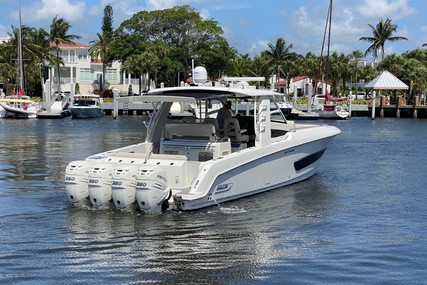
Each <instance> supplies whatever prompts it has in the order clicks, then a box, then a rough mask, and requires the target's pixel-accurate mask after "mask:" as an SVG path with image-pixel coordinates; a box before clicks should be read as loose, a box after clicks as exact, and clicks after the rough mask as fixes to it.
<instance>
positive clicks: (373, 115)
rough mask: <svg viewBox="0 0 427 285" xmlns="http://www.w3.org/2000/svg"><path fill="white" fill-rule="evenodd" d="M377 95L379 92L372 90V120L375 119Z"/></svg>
mask: <svg viewBox="0 0 427 285" xmlns="http://www.w3.org/2000/svg"><path fill="white" fill-rule="evenodd" d="M376 95H377V92H376V91H375V90H374V91H373V92H372V120H375V97H376Z"/></svg>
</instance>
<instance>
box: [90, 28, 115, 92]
mask: <svg viewBox="0 0 427 285" xmlns="http://www.w3.org/2000/svg"><path fill="white" fill-rule="evenodd" d="M96 35H97V36H98V39H96V40H92V41H90V42H89V44H90V45H91V47H90V48H89V54H90V56H91V58H92V60H98V59H99V60H101V62H102V85H101V91H104V90H105V81H106V78H105V74H106V73H107V64H108V63H107V62H106V58H107V52H108V44H109V43H110V37H109V35H108V33H104V32H102V33H97V34H96Z"/></svg>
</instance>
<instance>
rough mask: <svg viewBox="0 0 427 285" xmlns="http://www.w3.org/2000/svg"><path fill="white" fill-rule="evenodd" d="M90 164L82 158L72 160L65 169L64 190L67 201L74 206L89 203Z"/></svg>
mask: <svg viewBox="0 0 427 285" xmlns="http://www.w3.org/2000/svg"><path fill="white" fill-rule="evenodd" d="M90 167H91V164H90V163H89V162H87V161H84V160H76V161H72V162H70V163H69V164H68V165H67V169H66V170H65V190H66V191H67V198H68V202H69V203H70V204H71V205H72V206H75V207H79V206H84V205H87V206H88V205H90V203H89V189H88V184H87V182H88V173H89V169H90Z"/></svg>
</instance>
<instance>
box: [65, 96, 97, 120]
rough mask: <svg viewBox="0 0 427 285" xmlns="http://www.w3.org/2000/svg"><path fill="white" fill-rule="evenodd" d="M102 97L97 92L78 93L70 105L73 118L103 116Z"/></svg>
mask: <svg viewBox="0 0 427 285" xmlns="http://www.w3.org/2000/svg"><path fill="white" fill-rule="evenodd" d="M101 101H102V100H101V97H100V96H99V95H95V94H76V95H75V96H74V101H73V105H72V106H71V107H70V112H71V116H72V117H73V118H80V119H82V118H99V117H102V114H103V112H102V107H101Z"/></svg>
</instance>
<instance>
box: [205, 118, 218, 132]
mask: <svg viewBox="0 0 427 285" xmlns="http://www.w3.org/2000/svg"><path fill="white" fill-rule="evenodd" d="M203 123H204V124H212V125H214V127H215V133H216V135H217V136H219V135H220V129H219V125H218V121H217V120H216V119H215V118H205V119H204V120H203Z"/></svg>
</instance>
